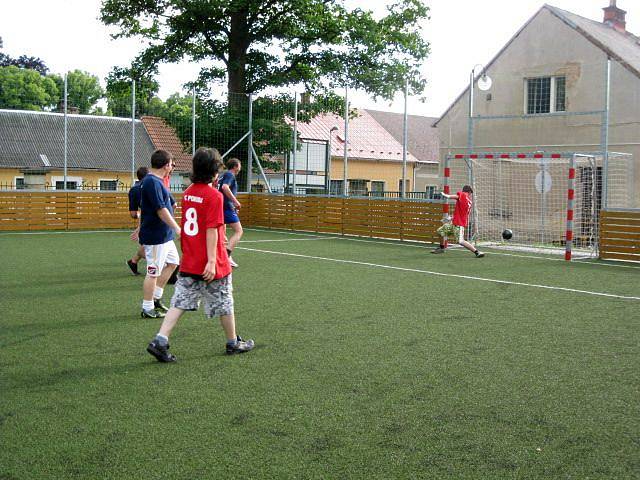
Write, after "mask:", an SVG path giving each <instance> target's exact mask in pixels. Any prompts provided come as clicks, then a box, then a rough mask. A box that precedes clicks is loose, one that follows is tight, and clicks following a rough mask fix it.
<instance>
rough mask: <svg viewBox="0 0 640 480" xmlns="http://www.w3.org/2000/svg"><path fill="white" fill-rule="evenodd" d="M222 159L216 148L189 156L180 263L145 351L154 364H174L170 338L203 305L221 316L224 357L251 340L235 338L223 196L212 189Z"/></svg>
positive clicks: (248, 347)
mask: <svg viewBox="0 0 640 480" xmlns="http://www.w3.org/2000/svg"><path fill="white" fill-rule="evenodd" d="M221 166H222V160H221V158H220V154H219V153H218V151H217V150H215V149H211V148H200V149H198V151H197V152H196V154H195V155H194V157H193V174H192V176H191V181H192V182H193V183H192V184H191V185H190V186H189V188H187V190H185V192H184V195H183V199H182V235H181V236H180V242H181V246H182V261H181V262H180V274H179V277H178V281H177V282H176V287H175V292H174V294H173V297H172V298H171V308H170V309H169V311H168V312H167V315H166V317H165V319H164V321H163V322H162V325H161V327H160V331H159V332H158V333H157V335H156V336H155V338H154V339H153V340H152V341H151V343H149V346H148V347H147V352H149V353H150V354H151V355H153V356H154V357H155V358H156V359H157V360H158V361H159V362H167V363H168V362H175V361H176V357H175V356H174V355H172V354H171V353H169V335H170V334H171V331H172V330H173V328H174V327H175V325H176V324H177V323H178V320H179V319H180V317H181V316H182V314H183V313H184V312H185V311H187V310H198V308H199V306H200V302H201V301H203V303H204V313H205V315H206V316H207V317H208V318H213V317H220V324H221V325H222V328H223V330H224V333H225V335H226V337H227V344H226V353H227V354H228V355H232V354H235V353H243V352H248V351H249V350H251V349H253V345H254V343H253V340H246V341H245V340H243V339H242V338H241V337H239V336H238V335H237V334H236V322H235V315H234V311H233V284H232V279H231V265H230V264H229V256H228V255H227V251H226V249H225V244H224V240H225V225H224V216H223V206H222V194H221V193H220V192H218V191H217V190H215V189H214V188H213V187H212V186H211V182H213V181H214V180H215V179H216V177H217V175H218V171H219V170H220V167H221Z"/></svg>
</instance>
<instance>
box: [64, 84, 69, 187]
mask: <svg viewBox="0 0 640 480" xmlns="http://www.w3.org/2000/svg"><path fill="white" fill-rule="evenodd" d="M67 77H68V74H67V73H65V74H64V176H63V177H64V178H63V182H64V190H66V189H67V155H68V153H67V152H68V150H69V135H68V131H67V113H68V111H69V105H68V102H69V95H68V80H67Z"/></svg>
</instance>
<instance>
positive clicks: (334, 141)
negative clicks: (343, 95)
mask: <svg viewBox="0 0 640 480" xmlns="http://www.w3.org/2000/svg"><path fill="white" fill-rule="evenodd" d="M334 126H336V127H338V129H337V130H336V131H334V132H332V133H331V156H335V157H342V156H343V155H344V120H343V118H342V117H340V116H338V115H335V114H333V113H325V114H320V115H318V116H316V117H314V118H313V119H312V120H311V121H310V122H309V123H304V122H298V131H299V132H300V133H299V135H300V138H302V139H315V140H327V139H328V138H329V130H331V128H332V127H334ZM347 153H348V155H349V157H350V158H358V159H365V160H384V161H397V162H401V161H402V143H400V142H398V141H397V140H396V139H395V138H394V137H393V135H391V134H390V133H389V132H388V131H387V130H386V129H384V128H383V127H382V126H381V125H380V124H379V123H378V122H377V121H376V120H375V119H374V118H373V117H372V116H371V115H370V114H369V113H368V112H367V111H366V110H357V116H356V117H355V118H351V119H349V145H348V147H347ZM416 160H417V159H416V158H415V157H414V156H413V155H411V153H407V161H408V162H415V161H416Z"/></svg>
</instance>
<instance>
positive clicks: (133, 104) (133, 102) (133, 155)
mask: <svg viewBox="0 0 640 480" xmlns="http://www.w3.org/2000/svg"><path fill="white" fill-rule="evenodd" d="M135 172H136V80H135V79H133V78H132V79H131V185H133V184H134V183H135V181H136V180H135V174H136V173H135Z"/></svg>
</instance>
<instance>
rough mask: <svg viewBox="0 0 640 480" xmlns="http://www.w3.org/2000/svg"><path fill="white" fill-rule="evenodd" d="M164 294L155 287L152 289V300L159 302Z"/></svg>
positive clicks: (162, 289)
mask: <svg viewBox="0 0 640 480" xmlns="http://www.w3.org/2000/svg"><path fill="white" fill-rule="evenodd" d="M163 293H164V288H160V287H156V288H154V289H153V299H154V300H160V299H161V298H162V294H163Z"/></svg>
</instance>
